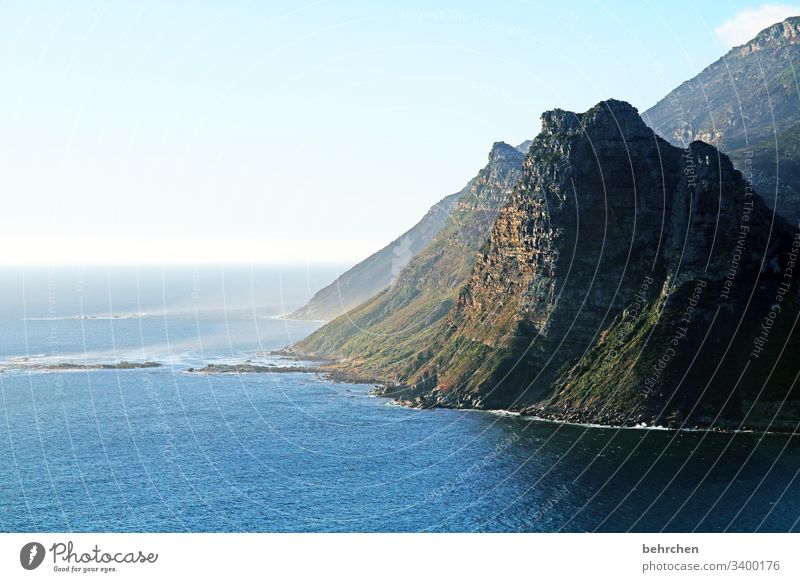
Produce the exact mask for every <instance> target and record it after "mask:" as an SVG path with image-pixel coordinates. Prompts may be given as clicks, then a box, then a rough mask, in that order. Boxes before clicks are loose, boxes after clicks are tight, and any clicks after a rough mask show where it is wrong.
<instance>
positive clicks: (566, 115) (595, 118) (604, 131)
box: [541, 99, 653, 139]
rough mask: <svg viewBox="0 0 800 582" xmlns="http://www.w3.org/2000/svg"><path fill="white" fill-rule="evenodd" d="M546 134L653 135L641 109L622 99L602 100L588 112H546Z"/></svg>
mask: <svg viewBox="0 0 800 582" xmlns="http://www.w3.org/2000/svg"><path fill="white" fill-rule="evenodd" d="M541 122H542V134H544V135H545V136H555V135H566V136H571V135H577V134H579V133H585V134H587V136H589V137H591V138H602V137H623V138H626V139H631V138H637V137H647V138H652V137H653V131H652V130H651V129H650V128H648V127H647V125H646V124H645V123H644V121H643V120H642V118H641V117H640V116H639V111H638V110H637V109H636V108H635V107H634V106H633V105H631V104H630V103H628V102H626V101H621V100H618V99H606V100H605V101H601V102H600V103H598V104H597V105H595V106H594V107H592V108H591V109H589V110H588V111H586V112H585V113H574V112H572V111H565V110H563V109H553V110H551V111H546V112H545V113H543V114H542V117H541Z"/></svg>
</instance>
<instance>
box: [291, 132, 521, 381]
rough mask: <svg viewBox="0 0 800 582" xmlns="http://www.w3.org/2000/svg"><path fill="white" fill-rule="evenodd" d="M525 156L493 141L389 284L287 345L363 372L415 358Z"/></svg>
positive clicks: (393, 372)
mask: <svg viewBox="0 0 800 582" xmlns="http://www.w3.org/2000/svg"><path fill="white" fill-rule="evenodd" d="M524 157H525V156H524V155H523V154H522V153H521V151H520V150H519V149H518V148H514V147H512V146H509V145H508V144H505V143H502V142H498V143H496V144H494V146H493V147H492V150H491V151H490V152H489V160H488V163H487V165H486V167H484V168H483V169H482V170H481V171H480V172H479V173H478V175H477V176H476V177H475V178H474V179H472V180H471V181H470V182H469V184H468V185H467V186H466V188H465V189H464V191H463V193H462V194H461V196H460V198H459V200H458V201H457V202H456V203H455V206H454V208H453V210H452V212H451V215H450V217H449V219H448V220H447V222H446V224H445V225H444V227H443V228H442V230H441V231H440V232H439V234H438V235H437V236H436V237H435V238H434V240H433V241H432V242H431V243H430V244H429V245H428V246H427V247H426V248H425V249H423V250H422V251H421V252H420V253H419V254H418V255H417V256H416V257H414V259H412V260H411V262H410V263H409V265H408V266H407V267H406V268H405V269H403V270H402V271H401V273H400V274H399V276H398V278H397V280H396V281H395V282H394V284H393V285H392V286H391V287H389V288H388V289H387V290H385V291H384V292H382V293H380V294H378V295H377V296H376V297H374V298H373V299H372V300H370V301H367V302H366V303H364V304H362V305H360V306H359V307H357V308H356V309H353V310H352V311H350V312H348V313H346V314H345V315H343V316H341V317H339V318H338V319H336V320H334V321H332V322H330V323H329V324H327V325H326V326H324V327H323V328H321V329H320V330H318V331H317V332H316V333H314V334H312V335H311V336H310V337H308V338H307V339H305V340H304V341H302V342H301V343H299V344H298V345H296V346H294V349H295V350H296V351H299V352H302V353H304V354H309V355H312V356H315V357H326V358H330V357H335V358H339V359H342V360H347V361H348V362H349V367H350V368H351V369H355V368H356V367H357V368H358V373H359V374H360V375H362V376H373V375H374V376H375V377H381V378H386V377H392V378H395V377H398V376H399V375H401V374H402V373H403V371H404V370H405V369H406V368H408V367H413V366H415V365H416V358H417V354H418V351H419V344H420V342H423V341H425V338H427V337H429V336H431V335H432V334H435V332H436V330H438V329H439V325H440V324H441V320H442V318H443V317H444V315H446V314H447V313H448V312H449V310H450V308H451V307H452V306H453V304H454V303H455V301H456V299H457V297H458V291H459V289H460V288H461V287H462V286H463V284H464V282H465V281H466V279H467V277H468V276H469V274H470V273H471V271H472V267H473V265H474V262H475V258H476V253H477V250H478V249H479V248H480V246H481V245H482V244H483V242H484V241H485V239H486V237H487V235H488V233H489V229H490V227H491V225H492V224H493V223H494V220H495V218H496V216H497V212H498V210H499V209H500V207H501V206H502V205H503V204H504V203H506V202H507V201H508V198H509V196H510V194H511V191H512V189H513V187H514V185H515V184H516V183H517V181H518V180H519V177H520V175H521V170H522V162H523V159H524ZM410 358H411V360H409V359H410Z"/></svg>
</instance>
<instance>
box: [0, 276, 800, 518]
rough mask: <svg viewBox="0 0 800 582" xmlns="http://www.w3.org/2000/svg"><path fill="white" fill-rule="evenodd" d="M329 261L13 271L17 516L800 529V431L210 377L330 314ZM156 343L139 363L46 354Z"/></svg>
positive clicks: (1, 488)
mask: <svg viewBox="0 0 800 582" xmlns="http://www.w3.org/2000/svg"><path fill="white" fill-rule="evenodd" d="M333 276H335V272H334V271H333V270H332V269H327V270H326V269H314V270H308V269H302V268H297V269H290V268H284V269H274V268H273V269H262V268H253V269H250V268H231V267H229V268H209V267H206V268H203V269H193V268H190V267H186V268H174V267H171V268H167V269H163V270H162V269H132V268H128V269H122V268H119V269H111V270H108V269H66V268H65V269H58V270H46V269H5V270H3V271H1V272H0V293H2V295H0V297H2V304H1V305H0V322H1V323H2V325H1V326H0V340H2V341H0V369H2V372H0V458H2V460H3V462H2V463H0V530H2V531H15V532H21V531H25V532H37V531H111V532H161V531H177V532H183V531H192V532H212V531H214V532H216V531H236V532H238V531H254V532H296V531H302V532H308V531H311V532H317V531H320V532H331V531H459V532H460V531H503V532H517V531H523V532H552V531H615V532H616V531H798V530H800V525H798V523H799V522H800V479H798V474H799V473H800V437H793V436H788V435H754V434H747V433H740V434H719V433H699V432H694V433H693V432H673V431H662V430H615V429H604V428H591V427H579V426H569V425H561V424H555V423H546V422H540V421H535V420H531V419H526V418H521V417H515V416H509V415H502V414H493V413H487V412H475V411H455V410H412V409H407V408H402V407H398V406H394V405H393V404H392V403H391V402H390V401H389V400H387V399H385V398H379V397H374V396H372V395H371V394H370V391H371V389H372V387H371V386H368V385H352V384H343V383H338V382H330V381H327V380H325V379H324V378H321V377H319V376H318V375H316V374H312V373H296V374H295V373H292V374H249V375H216V376H215V375H198V374H191V373H187V372H186V370H187V369H188V368H189V367H199V366H202V365H204V364H206V363H236V362H245V361H251V362H255V363H265V364H267V363H283V362H280V361H279V359H277V358H275V357H274V356H270V355H266V354H265V353H264V352H267V351H269V350H272V349H274V348H278V347H281V346H284V345H286V344H287V343H289V342H291V341H295V340H297V339H299V338H301V337H303V336H305V335H306V334H308V333H310V332H311V331H313V330H314V329H316V327H318V325H319V324H318V323H310V322H296V321H285V320H281V319H277V318H276V316H277V315H279V314H280V313H284V312H286V311H288V310H289V309H291V308H292V307H295V306H297V305H299V304H302V303H303V302H304V301H305V300H306V299H307V298H308V296H309V295H310V294H311V293H312V292H313V291H314V290H315V289H316V288H318V287H320V286H321V285H323V284H325V283H326V282H327V281H328V280H330V279H331V278H332V277H333ZM123 360H126V361H145V360H150V361H158V362H161V363H163V364H164V365H163V366H162V367H158V368H147V369H132V370H79V371H63V370H60V371H53V370H48V369H46V366H47V365H48V364H57V363H63V362H70V363H79V364H87V363H89V364H90V363H111V362H119V361H123Z"/></svg>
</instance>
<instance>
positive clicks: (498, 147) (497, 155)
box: [489, 141, 523, 163]
mask: <svg viewBox="0 0 800 582" xmlns="http://www.w3.org/2000/svg"><path fill="white" fill-rule="evenodd" d="M522 156H523V154H522V152H520V151H519V150H518V149H517V148H515V147H514V146H510V145H508V144H507V143H506V142H504V141H497V142H495V143H494V145H492V149H491V150H490V151H489V162H490V163H492V162H506V161H513V162H515V163H516V161H517V160H521V158H522Z"/></svg>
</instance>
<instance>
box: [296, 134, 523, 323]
mask: <svg viewBox="0 0 800 582" xmlns="http://www.w3.org/2000/svg"><path fill="white" fill-rule="evenodd" d="M529 145H530V141H525V142H523V143H521V144H520V145H519V146H517V147H516V148H513V149H516V151H517V152H518V153H519V152H521V153H526V152H527V148H528V146H529ZM503 146H504V147H505V148H510V146H507V145H506V144H503ZM522 157H523V156H521V155H514V156H507V157H506V158H504V159H498V160H496V163H497V165H498V167H500V166H502V165H504V164H507V163H518V164H520V165H521V164H522ZM491 163H492V162H491V161H490V164H491ZM514 169H519V167H515V168H514ZM479 179H480V176H477V177H475V178H473V179H472V180H471V181H470V182H469V183H468V184H467V185H466V186H465V187H464V188H463V189H462V190H461V191H459V192H456V193H455V194H451V195H450V196H447V197H445V198H443V199H442V200H440V201H439V202H437V203H436V204H434V205H433V206H432V207H431V209H430V210H428V212H427V214H425V216H423V217H422V219H421V220H420V221H419V222H418V223H417V224H416V225H414V227H412V228H411V229H409V230H408V231H407V232H405V233H403V234H402V235H400V236H399V237H398V238H397V239H396V240H394V241H392V242H391V243H389V244H388V245H387V246H385V247H384V248H382V249H381V250H379V251H378V252H376V253H374V254H372V255H370V256H369V257H368V258H366V259H364V260H363V261H361V262H360V263H358V264H357V265H355V266H354V267H352V268H351V269H349V270H348V271H346V272H345V273H343V274H342V275H341V276H339V277H338V278H337V279H336V280H335V281H334V282H333V283H331V284H330V285H328V286H327V287H324V288H322V289H321V290H320V291H318V292H317V293H316V294H315V295H314V296H313V297H312V298H311V299H310V300H309V302H308V303H306V305H304V306H303V307H301V308H300V309H298V310H296V311H294V312H293V313H291V314H290V315H288V317H289V318H291V319H308V320H322V321H330V320H333V319H336V318H337V317H339V316H340V315H342V314H343V313H345V312H346V311H349V310H350V309H353V308H354V307H357V306H358V305H361V304H362V303H364V302H365V301H367V300H369V299H372V298H373V297H375V296H376V295H377V294H378V293H380V292H381V291H383V290H384V289H386V288H387V287H389V285H391V284H392V283H393V282H394V281H395V280H396V279H397V277H398V276H399V274H400V272H401V271H402V270H403V268H404V267H405V266H406V265H408V263H409V262H410V261H411V259H413V258H414V257H415V256H417V255H418V254H419V253H420V251H422V250H423V249H424V248H425V247H426V246H427V245H428V244H429V243H431V242H432V241H433V239H434V238H435V237H436V235H437V234H438V233H439V231H440V230H441V229H442V228H443V227H444V226H445V225H446V224H447V223H448V220H449V219H450V215H451V214H452V213H453V212H454V210H455V208H456V205H457V204H458V202H459V200H461V198H462V197H464V196H466V195H469V194H470V192H472V191H473V189H474V183H475V181H476V180H479Z"/></svg>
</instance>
